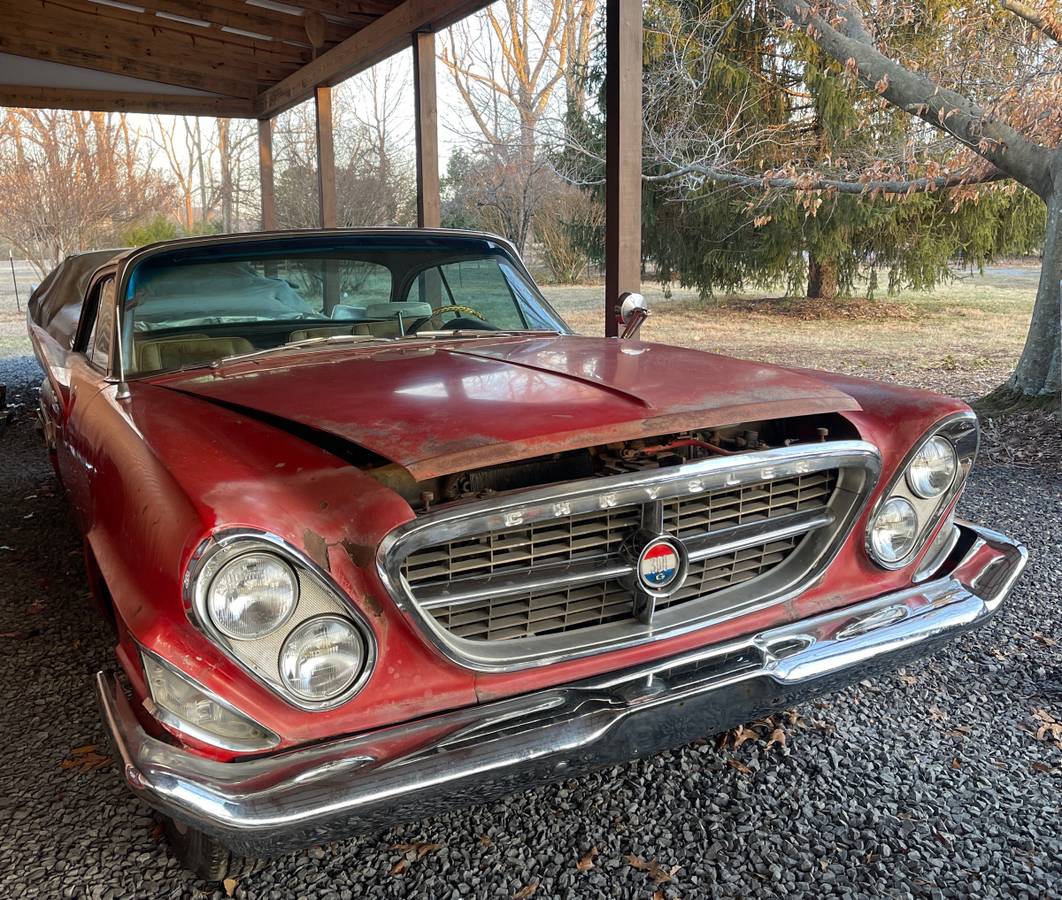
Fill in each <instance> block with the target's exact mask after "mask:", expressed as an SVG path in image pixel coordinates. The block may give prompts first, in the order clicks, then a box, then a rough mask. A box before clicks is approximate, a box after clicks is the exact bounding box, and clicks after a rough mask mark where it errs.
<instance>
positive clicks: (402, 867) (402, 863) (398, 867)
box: [389, 856, 409, 876]
mask: <svg viewBox="0 0 1062 900" xmlns="http://www.w3.org/2000/svg"><path fill="white" fill-rule="evenodd" d="M408 868H409V859H408V858H406V857H405V856H403V857H400V858H399V860H398V862H396V863H395V864H394V865H393V866H391V871H390V873H389V874H391V875H396V876H397V875H401V874H402V873H404V872H405V871H406V869H408Z"/></svg>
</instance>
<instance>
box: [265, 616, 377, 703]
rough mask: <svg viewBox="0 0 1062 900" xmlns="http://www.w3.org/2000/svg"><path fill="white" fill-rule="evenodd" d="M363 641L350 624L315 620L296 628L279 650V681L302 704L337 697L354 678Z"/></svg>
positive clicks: (326, 618) (329, 618)
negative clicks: (282, 680)
mask: <svg viewBox="0 0 1062 900" xmlns="http://www.w3.org/2000/svg"><path fill="white" fill-rule="evenodd" d="M364 662H365V641H364V640H363V639H362V637H361V635H360V634H359V633H358V630H357V628H355V627H354V624H353V623H352V622H349V621H347V620H346V619H343V618H340V617H339V616H319V617H317V618H316V619H310V620H309V621H308V622H304V623H303V624H302V625H300V626H299V627H298V628H296V629H295V630H294V631H293V632H292V633H291V634H289V635H288V639H287V640H286V641H284V646H283V647H282V648H281V650H280V677H281V678H283V679H284V684H285V686H286V687H287V689H288V690H289V691H291V692H292V693H293V694H295V695H296V696H297V697H301V698H302V699H303V700H329V699H331V698H332V697H336V696H339V695H340V694H342V693H343V692H344V691H345V690H346V689H347V688H349V687H350V685H351V684H353V683H354V680H355V679H356V678H357V677H358V674H359V673H360V672H361V668H362V665H363V664H364Z"/></svg>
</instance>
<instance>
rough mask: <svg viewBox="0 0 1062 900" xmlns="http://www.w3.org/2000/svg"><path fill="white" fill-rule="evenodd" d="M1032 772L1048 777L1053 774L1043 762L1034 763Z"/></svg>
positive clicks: (1051, 769) (1052, 770) (1049, 767)
mask: <svg viewBox="0 0 1062 900" xmlns="http://www.w3.org/2000/svg"><path fill="white" fill-rule="evenodd" d="M1032 770H1033V771H1034V772H1036V773H1037V774H1039V775H1050V774H1053V773H1054V771H1055V770H1054V769H1053V768H1052V767H1051V766H1049V765H1048V764H1047V763H1045V762H1034V763H1033V764H1032Z"/></svg>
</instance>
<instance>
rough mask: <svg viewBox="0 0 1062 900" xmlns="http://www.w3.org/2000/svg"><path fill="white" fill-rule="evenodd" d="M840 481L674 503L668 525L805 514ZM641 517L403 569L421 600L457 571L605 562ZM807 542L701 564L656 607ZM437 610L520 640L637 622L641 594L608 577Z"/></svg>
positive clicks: (564, 529)
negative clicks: (635, 597)
mask: <svg viewBox="0 0 1062 900" xmlns="http://www.w3.org/2000/svg"><path fill="white" fill-rule="evenodd" d="M836 484H837V471H836V470H827V471H822V472H814V473H809V474H805V475H798V476H793V477H791V478H783V479H777V480H775V481H769V482H764V483H762V484H756V485H750V486H744V487H735V488H727V489H724V490H718V491H713V492H710V493H706V494H698V495H696V496H691V497H685V498H682V499H678V500H670V501H668V502H666V503H665V504H664V530H665V531H666V532H667V533H669V534H671V535H674V536H676V537H680V538H683V539H689V538H696V537H701V536H704V535H705V534H710V533H711V532H714V531H718V530H720V529H724V528H730V527H733V526H736V525H746V524H750V523H752V522H758V521H763V520H766V519H772V518H777V517H779V516H784V515H788V514H791V513H795V512H805V511H809V510H817V509H826V508H827V506H828V505H829V501H830V498H831V497H832V495H833V491H834V488H835V487H836ZM640 519H641V507H640V506H625V507H618V508H614V509H610V510H603V511H600V512H593V513H588V514H584V515H578V516H568V517H562V518H558V519H553V520H551V521H549V522H544V523H541V524H537V525H532V526H519V527H516V528H507V529H504V530H499V531H495V532H493V533H489V534H483V535H478V536H474V537H469V538H462V539H459V540H455V541H452V542H449V543H443V544H437V545H433V546H431V547H427V548H424V549H423V550H419V551H416V552H414V553H412V554H410V556H409V557H408V558H407V559H406V561H405V564H404V567H403V574H404V575H405V578H406V580H407V582H408V584H409V586H410V589H411V591H412V592H413V595H414V597H416V594H417V591H418V589H421V590H423V589H424V588H426V587H428V586H432V587H436V586H439V585H445V584H446V583H447V582H448V581H450V580H451V579H454V578H469V577H476V576H480V577H484V576H488V575H497V574H503V573H512V572H518V573H520V572H531V571H533V570H534V569H536V568H539V567H541V566H547V565H557V564H564V563H567V562H572V561H576V560H586V559H594V558H601V559H602V560H604V559H605V558H607V557H609V556H613V555H615V554H616V553H617V552H618V551H619V548H620V545H621V544H622V542H623V540H624V539H625V538H626V537H627V535H629V534H630V533H631V532H632V531H633V530H634V529H636V528H637V527H638V525H639V522H640ZM801 539H802V535H799V536H795V537H791V538H785V539H782V540H774V541H770V542H769V543H764V544H760V545H756V546H753V547H748V548H744V549H741V550H737V551H733V552H730V553H725V554H722V555H719V556H712V557H709V558H707V559H702V560H696V561H693V562H691V563H690V567H689V574H688V576H687V578H686V582H685V584H684V585H683V587H682V589H681V590H679V591H678V592H676V593H675V594H674V595H672V596H671V597H669V598H667V599H665V600H658V601H657V604H656V607H657V609H664V608H667V607H668V606H674V605H676V604H680V603H683V602H684V601H687V600H692V599H694V598H699V597H704V596H706V595H709V594H712V593H715V592H717V591H720V590H723V589H724V588H728V587H732V586H733V585H736V584H741V583H743V582H747V581H751V580H752V579H754V578H757V577H759V576H760V575H763V574H764V573H766V572H769V571H771V570H772V569H774V568H775V567H777V566H778V565H780V564H781V563H783V562H784V561H785V560H786V559H787V558H788V557H789V555H790V554H791V553H792V552H793V551H794V550H795V549H796V547H797V546H798V544H799V543H800V541H801ZM430 613H431V615H432V616H433V617H434V618H435V619H436V621H437V622H438V623H439V625H440V626H442V627H443V628H445V629H447V630H448V631H450V632H451V633H452V634H453V635H454V636H455V637H458V638H463V639H465V640H475V641H499V640H513V639H519V638H527V637H541V636H545V635H550V634H558V633H563V632H569V631H576V630H579V629H583V628H592V627H594V626H596V625H604V624H606V623H609V622H616V621H621V620H626V619H631V618H632V596H631V592H630V590H628V589H627V588H626V587H624V586H623V585H622V584H621V583H620V582H619V581H617V580H604V579H603V580H601V581H600V582H593V583H590V584H582V585H578V586H574V587H558V588H546V589H541V590H537V591H533V590H528V591H527V592H524V593H517V594H506V595H503V596H497V597H488V598H483V599H477V600H475V601H472V602H467V603H455V604H452V605H448V606H439V607H435V608H433V609H431V610H430Z"/></svg>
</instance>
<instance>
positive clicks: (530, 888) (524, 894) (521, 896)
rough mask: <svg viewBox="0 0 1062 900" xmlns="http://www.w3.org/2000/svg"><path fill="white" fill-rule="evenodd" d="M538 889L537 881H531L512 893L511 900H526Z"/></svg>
mask: <svg viewBox="0 0 1062 900" xmlns="http://www.w3.org/2000/svg"><path fill="white" fill-rule="evenodd" d="M537 890H538V882H537V881H532V882H531V883H530V884H528V885H525V886H524V887H522V888H520V890H518V891H517V892H516V893H515V894H513V900H527V898H528V897H530V896H531V895H533V894H534V893H535V891H537Z"/></svg>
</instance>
